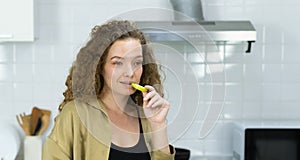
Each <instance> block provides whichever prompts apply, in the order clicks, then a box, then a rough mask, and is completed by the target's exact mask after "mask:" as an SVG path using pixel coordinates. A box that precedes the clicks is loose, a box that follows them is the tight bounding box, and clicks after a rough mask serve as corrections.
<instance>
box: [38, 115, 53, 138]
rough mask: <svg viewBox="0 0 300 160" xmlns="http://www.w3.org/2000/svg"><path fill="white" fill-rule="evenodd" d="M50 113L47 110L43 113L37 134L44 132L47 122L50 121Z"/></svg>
mask: <svg viewBox="0 0 300 160" xmlns="http://www.w3.org/2000/svg"><path fill="white" fill-rule="evenodd" d="M50 113H51V112H50ZM50 113H49V112H47V113H46V114H43V116H42V126H41V128H40V130H39V131H38V133H37V135H42V134H43V133H44V132H45V130H46V129H47V128H48V126H49V123H50Z"/></svg>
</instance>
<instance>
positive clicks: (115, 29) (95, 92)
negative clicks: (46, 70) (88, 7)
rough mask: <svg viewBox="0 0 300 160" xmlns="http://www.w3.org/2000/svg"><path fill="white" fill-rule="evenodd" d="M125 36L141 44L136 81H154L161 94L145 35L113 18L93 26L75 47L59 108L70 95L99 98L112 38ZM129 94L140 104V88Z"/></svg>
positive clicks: (75, 97) (159, 79)
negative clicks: (139, 73) (84, 40)
mask: <svg viewBox="0 0 300 160" xmlns="http://www.w3.org/2000/svg"><path fill="white" fill-rule="evenodd" d="M126 38H134V39H138V40H139V41H140V42H141V45H142V54H143V59H144V64H143V73H142V76H141V80H140V84H141V85H146V84H147V85H152V86H153V85H155V88H156V90H157V92H158V93H159V94H160V95H161V96H163V87H162V83H161V76H160V74H159V69H160V68H159V66H158V65H157V63H156V61H155V57H154V54H153V51H152V49H151V47H150V46H149V45H147V44H148V42H147V40H146V37H145V35H144V34H143V33H142V32H141V31H140V30H139V29H138V28H137V26H136V24H135V23H134V22H131V21H127V20H113V21H109V22H107V23H105V24H103V25H101V26H99V25H97V26H95V27H94V28H93V29H92V31H91V33H90V39H89V41H88V42H87V43H86V45H85V46H84V47H82V48H81V49H80V50H79V53H78V54H77V57H76V60H75V62H74V63H73V65H72V67H71V68H70V72H69V75H68V77H67V80H66V83H65V84H66V86H67V89H66V91H65V92H64V93H63V95H64V97H65V98H64V100H63V102H62V103H61V104H60V105H59V108H58V109H59V111H61V110H62V109H63V107H64V105H65V104H66V103H68V102H70V101H72V100H74V99H80V100H85V99H86V98H88V97H91V96H96V97H97V98H100V93H101V91H102V89H103V85H104V78H103V76H102V73H103V68H104V65H105V62H106V61H105V60H106V57H107V55H108V52H109V49H110V47H111V46H112V44H113V43H114V42H115V41H116V40H122V39H126ZM131 98H132V100H133V101H134V103H136V104H137V105H140V106H141V105H142V103H143V98H142V94H141V92H135V93H134V94H132V95H131Z"/></svg>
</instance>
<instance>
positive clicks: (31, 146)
mask: <svg viewBox="0 0 300 160" xmlns="http://www.w3.org/2000/svg"><path fill="white" fill-rule="evenodd" d="M41 159H42V137H41V136H26V137H25V139H24V160H41Z"/></svg>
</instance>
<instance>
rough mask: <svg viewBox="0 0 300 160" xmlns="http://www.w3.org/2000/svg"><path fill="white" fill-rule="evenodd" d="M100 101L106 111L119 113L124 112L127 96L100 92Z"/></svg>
mask: <svg viewBox="0 0 300 160" xmlns="http://www.w3.org/2000/svg"><path fill="white" fill-rule="evenodd" d="M102 93H104V94H102V95H101V98H100V100H101V101H102V103H103V104H104V107H105V108H106V109H108V110H111V111H115V112H120V111H122V112H123V111H124V109H125V107H126V105H127V102H128V98H129V96H124V95H118V94H114V93H112V92H102Z"/></svg>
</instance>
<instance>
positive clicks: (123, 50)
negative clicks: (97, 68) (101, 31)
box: [103, 38, 143, 95]
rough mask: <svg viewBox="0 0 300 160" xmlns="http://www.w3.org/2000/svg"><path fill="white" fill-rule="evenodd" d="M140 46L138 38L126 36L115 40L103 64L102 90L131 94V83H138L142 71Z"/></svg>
mask: <svg viewBox="0 0 300 160" xmlns="http://www.w3.org/2000/svg"><path fill="white" fill-rule="evenodd" d="M142 66H143V55H142V46H141V43H140V41H139V40H137V39H133V38H126V39H123V40H117V41H115V42H114V43H113V44H112V46H111V48H110V50H109V51H108V55H107V58H106V61H105V65H104V73H103V77H104V81H105V82H104V90H106V91H107V89H108V90H110V91H112V92H113V93H114V94H122V95H131V94H133V93H134V92H135V89H133V88H132V87H131V83H139V82H140V78H141V76H142V73H143V67H142Z"/></svg>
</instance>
